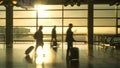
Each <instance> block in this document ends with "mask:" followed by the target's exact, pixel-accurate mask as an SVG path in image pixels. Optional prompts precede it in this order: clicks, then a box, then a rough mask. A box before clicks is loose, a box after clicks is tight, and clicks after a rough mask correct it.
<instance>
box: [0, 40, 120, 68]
mask: <svg viewBox="0 0 120 68" xmlns="http://www.w3.org/2000/svg"><path fill="white" fill-rule="evenodd" d="M58 44H59V45H58V47H57V48H55V47H54V48H51V47H50V43H48V42H46V43H44V47H43V49H42V48H41V47H39V48H38V50H37V51H36V53H35V51H34V50H33V51H32V52H31V53H30V54H29V55H25V54H24V53H25V50H26V49H27V48H28V47H29V46H34V45H35V43H34V42H30V43H15V44H13V49H10V48H7V49H6V48H5V44H0V68H120V50H119V49H115V48H114V47H110V46H109V45H108V44H105V45H93V48H91V47H89V48H88V45H87V44H83V43H74V46H75V47H78V48H79V59H78V61H74V60H72V61H71V60H66V43H63V44H62V43H58Z"/></svg>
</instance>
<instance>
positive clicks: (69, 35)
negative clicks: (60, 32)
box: [66, 24, 75, 56]
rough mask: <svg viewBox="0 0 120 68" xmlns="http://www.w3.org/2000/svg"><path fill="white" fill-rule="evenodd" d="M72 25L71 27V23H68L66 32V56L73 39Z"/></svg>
mask: <svg viewBox="0 0 120 68" xmlns="http://www.w3.org/2000/svg"><path fill="white" fill-rule="evenodd" d="M72 27H73V24H69V28H68V30H67V33H66V42H67V56H68V53H69V50H70V48H71V47H73V41H75V40H74V38H73V32H72Z"/></svg>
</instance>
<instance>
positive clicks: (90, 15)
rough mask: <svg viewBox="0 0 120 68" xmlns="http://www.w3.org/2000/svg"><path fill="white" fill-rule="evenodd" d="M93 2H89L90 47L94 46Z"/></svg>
mask: <svg viewBox="0 0 120 68" xmlns="http://www.w3.org/2000/svg"><path fill="white" fill-rule="evenodd" d="M93 7H94V5H93V0H88V45H93V10H94V9H93Z"/></svg>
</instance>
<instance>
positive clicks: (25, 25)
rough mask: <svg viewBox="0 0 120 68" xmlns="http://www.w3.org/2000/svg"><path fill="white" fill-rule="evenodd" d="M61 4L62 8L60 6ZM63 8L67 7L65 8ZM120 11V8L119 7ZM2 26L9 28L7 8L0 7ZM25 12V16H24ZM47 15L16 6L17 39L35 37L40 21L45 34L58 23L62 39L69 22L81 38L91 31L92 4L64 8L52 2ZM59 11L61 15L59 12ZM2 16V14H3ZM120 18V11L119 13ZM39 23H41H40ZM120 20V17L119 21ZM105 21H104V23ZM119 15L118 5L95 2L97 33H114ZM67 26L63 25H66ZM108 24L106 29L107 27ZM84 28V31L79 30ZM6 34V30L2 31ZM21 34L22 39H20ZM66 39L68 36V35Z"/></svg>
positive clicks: (15, 35) (48, 34) (15, 28)
mask: <svg viewBox="0 0 120 68" xmlns="http://www.w3.org/2000/svg"><path fill="white" fill-rule="evenodd" d="M58 7H59V8H58ZM118 8H120V6H118ZM62 9H63V10H62ZM118 11H120V9H119V10H118ZM0 12H1V13H0V27H4V28H5V25H6V24H5V22H6V21H5V18H6V17H5V16H6V15H5V14H6V13H5V7H3V6H0ZM21 14H22V15H21ZM44 14H46V15H43V14H41V13H38V15H40V16H38V18H36V17H37V16H36V10H35V9H34V8H30V9H27V10H26V9H23V8H20V7H14V11H13V34H14V40H33V38H32V35H33V33H34V32H35V31H36V24H37V23H38V26H39V25H43V26H44V29H43V30H44V31H46V30H47V29H50V30H49V31H47V32H45V37H47V36H49V38H50V34H51V29H52V28H53V26H54V25H56V26H57V30H59V32H57V34H58V35H59V38H60V39H61V38H62V34H63V35H65V34H66V30H67V28H68V24H69V23H73V25H74V28H73V31H74V33H75V37H77V36H78V37H80V36H81V35H84V34H85V35H86V34H87V16H88V15H87V14H88V5H81V6H74V7H71V6H70V5H69V6H67V7H63V6H62V5H55V6H54V5H49V8H47V9H45V11H44ZM56 14H57V15H56ZM1 15H2V16H1ZM118 16H119V17H120V13H118ZM36 22H37V23H36ZM118 22H120V20H118ZM103 23H104V24H103ZM115 24H116V15H115V6H109V5H106V4H102V5H94V33H95V34H99V32H98V31H102V30H100V29H105V31H104V32H103V34H106V33H108V32H107V30H108V29H109V30H110V29H111V31H109V32H112V31H113V32H112V33H113V34H115V31H116V27H115ZM118 24H120V23H118ZM62 26H63V27H62ZM104 27H105V28H104ZM78 29H80V30H78ZM1 33H3V32H1ZM20 36H21V37H22V38H20ZM64 38H65V36H64Z"/></svg>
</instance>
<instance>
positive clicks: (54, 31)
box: [51, 26, 57, 46]
mask: <svg viewBox="0 0 120 68" xmlns="http://www.w3.org/2000/svg"><path fill="white" fill-rule="evenodd" d="M51 42H52V43H53V44H52V45H54V46H56V45H57V35H56V26H54V27H53V29H52V39H51Z"/></svg>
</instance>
